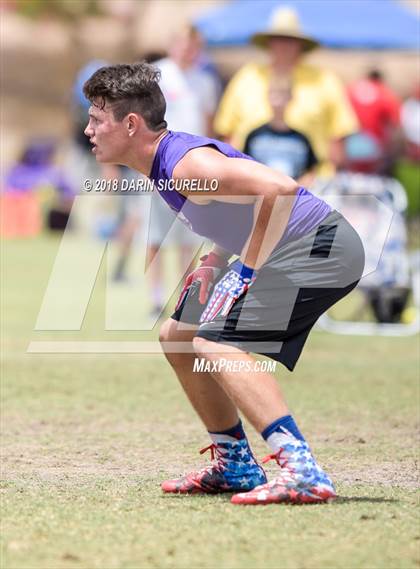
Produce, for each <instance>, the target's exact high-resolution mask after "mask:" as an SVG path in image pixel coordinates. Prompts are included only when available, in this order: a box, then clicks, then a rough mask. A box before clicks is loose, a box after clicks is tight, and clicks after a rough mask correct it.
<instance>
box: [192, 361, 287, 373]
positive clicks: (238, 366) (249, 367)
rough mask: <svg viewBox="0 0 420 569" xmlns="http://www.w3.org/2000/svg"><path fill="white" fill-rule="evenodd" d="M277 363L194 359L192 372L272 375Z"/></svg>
mask: <svg viewBox="0 0 420 569" xmlns="http://www.w3.org/2000/svg"><path fill="white" fill-rule="evenodd" d="M276 367H277V362H275V361H273V360H256V361H254V362H251V361H243V360H228V359H226V358H220V359H219V360H217V361H214V362H211V361H209V360H206V358H194V364H193V372H195V373H200V372H201V373H203V372H209V373H220V372H222V371H227V372H236V373H240V372H254V373H258V372H260V373H264V372H267V373H274V372H275V371H276Z"/></svg>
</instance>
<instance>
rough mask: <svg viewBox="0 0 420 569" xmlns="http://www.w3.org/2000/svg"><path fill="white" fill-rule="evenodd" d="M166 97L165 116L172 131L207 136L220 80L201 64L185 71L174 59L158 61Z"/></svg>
mask: <svg viewBox="0 0 420 569" xmlns="http://www.w3.org/2000/svg"><path fill="white" fill-rule="evenodd" d="M155 66H156V67H158V68H159V70H160V72H161V74H162V77H161V80H160V83H159V85H160V88H161V89H162V92H163V94H164V96H165V99H166V115H165V119H166V121H167V123H168V128H169V129H170V130H175V131H182V132H188V133H189V134H196V135H199V136H206V134H207V132H206V130H207V117H208V115H211V114H213V113H214V112H215V111H216V107H217V99H218V85H217V81H216V80H215V79H214V78H213V77H212V75H211V74H210V73H208V72H207V71H204V70H202V69H200V68H199V67H197V66H195V67H191V68H190V69H187V70H183V69H180V68H179V67H178V65H177V64H176V63H175V62H174V61H172V59H170V58H165V59H160V60H159V61H157V62H156V63H155Z"/></svg>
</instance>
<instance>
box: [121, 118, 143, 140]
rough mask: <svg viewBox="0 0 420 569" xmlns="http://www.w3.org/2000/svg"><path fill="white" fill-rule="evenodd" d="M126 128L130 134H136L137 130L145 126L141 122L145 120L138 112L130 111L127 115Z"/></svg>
mask: <svg viewBox="0 0 420 569" xmlns="http://www.w3.org/2000/svg"><path fill="white" fill-rule="evenodd" d="M125 121H126V128H127V132H128V136H134V135H135V134H136V132H138V130H139V129H140V128H141V127H142V126H143V125H142V124H141V123H142V122H144V121H143V119H142V118H141V117H140V116H139V115H137V114H136V113H129V114H128V115H127V116H126V117H125Z"/></svg>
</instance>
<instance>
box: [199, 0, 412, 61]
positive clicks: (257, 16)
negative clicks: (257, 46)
mask: <svg viewBox="0 0 420 569" xmlns="http://www.w3.org/2000/svg"><path fill="white" fill-rule="evenodd" d="M280 6H288V7H291V8H294V9H295V10H296V11H297V13H298V14H299V18H300V20H301V23H302V27H303V29H304V31H305V32H306V33H307V34H309V35H311V36H313V37H314V38H316V39H318V40H319V42H320V43H321V44H322V45H324V46H326V47H330V48H351V49H407V50H412V49H418V48H419V44H420V20H419V18H418V16H417V14H415V13H414V11H412V10H410V9H409V8H407V7H405V6H403V5H402V4H399V3H398V2H396V1H394V0H339V1H331V0H284V1H275V0H271V1H267V0H261V1H258V0H233V1H232V2H229V3H228V4H225V5H222V6H218V7H217V8H213V9H211V10H209V11H208V12H206V13H205V14H204V15H202V16H201V17H200V18H198V19H197V20H196V22H195V23H196V25H197V26H198V28H199V29H200V31H201V32H202V34H203V35H204V37H205V38H206V40H207V42H208V45H209V46H212V47H222V46H238V45H245V44H247V43H248V42H249V39H250V37H251V35H252V34H254V33H256V32H258V31H261V30H264V29H266V28H267V25H268V23H269V20H270V17H271V14H272V12H273V10H275V9H276V8H278V7H280Z"/></svg>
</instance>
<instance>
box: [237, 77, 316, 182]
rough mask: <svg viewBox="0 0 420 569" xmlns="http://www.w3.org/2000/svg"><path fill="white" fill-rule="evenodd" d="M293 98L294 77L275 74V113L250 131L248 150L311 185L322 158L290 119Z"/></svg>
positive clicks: (272, 98)
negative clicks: (288, 108)
mask: <svg viewBox="0 0 420 569" xmlns="http://www.w3.org/2000/svg"><path fill="white" fill-rule="evenodd" d="M291 98H292V86H291V83H290V80H288V79H286V78H283V79H282V78H273V79H272V80H271V82H270V87H269V90H268V99H269V102H270V105H271V108H272V111H273V117H272V119H271V121H270V122H269V123H266V124H264V125H263V126H260V127H259V128H257V129H255V130H253V131H252V132H251V133H250V134H249V135H248V137H247V139H246V142H245V149H244V152H245V154H249V156H252V157H253V158H255V160H258V161H259V162H262V163H263V164H265V165H266V166H269V167H270V168H273V169H274V170H279V171H280V172H283V173H284V174H287V175H288V176H290V177H292V178H295V179H296V180H298V181H299V182H300V183H301V184H302V185H305V186H309V185H310V183H311V179H312V175H313V170H314V168H315V166H316V165H317V164H318V160H317V158H316V156H315V154H314V152H313V150H312V146H311V144H310V142H309V140H308V139H307V138H306V136H305V135H304V134H301V133H300V132H298V131H297V130H294V129H291V128H290V127H289V126H288V125H287V123H286V120H285V116H284V115H285V109H286V107H287V105H288V103H289V102H290V100H291Z"/></svg>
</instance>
